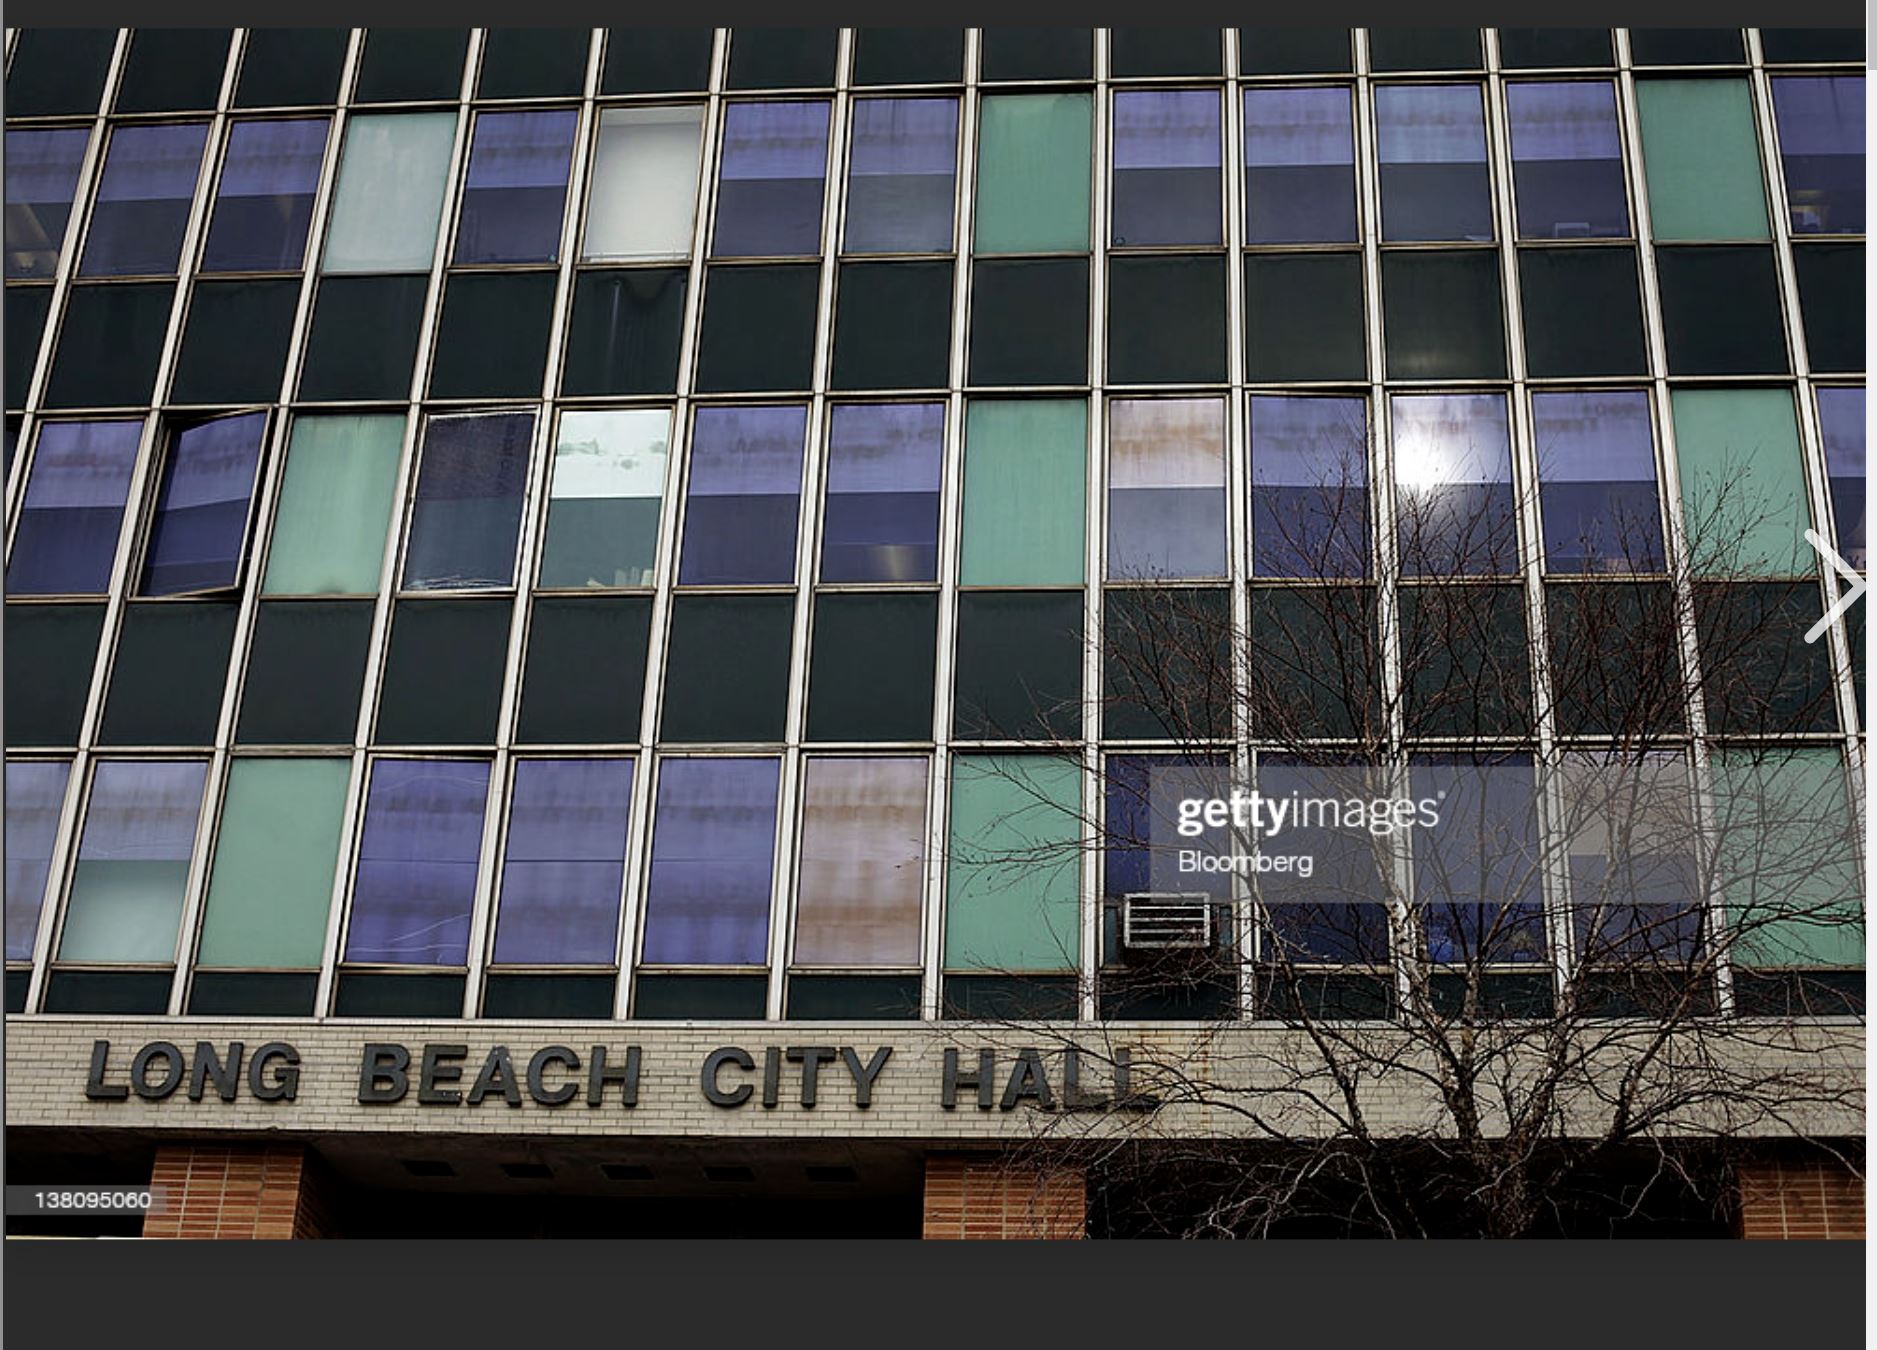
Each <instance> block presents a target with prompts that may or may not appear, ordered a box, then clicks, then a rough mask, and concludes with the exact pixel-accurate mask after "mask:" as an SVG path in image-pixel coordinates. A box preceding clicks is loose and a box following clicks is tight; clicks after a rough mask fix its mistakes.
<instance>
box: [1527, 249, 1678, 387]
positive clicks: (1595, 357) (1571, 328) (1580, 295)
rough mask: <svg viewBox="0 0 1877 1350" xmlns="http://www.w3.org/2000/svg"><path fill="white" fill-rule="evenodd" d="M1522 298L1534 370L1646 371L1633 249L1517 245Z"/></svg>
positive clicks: (1572, 372)
mask: <svg viewBox="0 0 1877 1350" xmlns="http://www.w3.org/2000/svg"><path fill="white" fill-rule="evenodd" d="M1519 301H1520V308H1521V309H1522V310H1523V311H1524V327H1525V361H1526V369H1527V371H1528V372H1529V373H1530V374H1531V375H1533V376H1537V377H1541V378H1550V377H1555V376H1572V375H1643V374H1647V373H1648V369H1649V365H1648V360H1647V358H1646V356H1645V355H1644V352H1643V343H1642V300H1641V297H1640V294H1639V292H1638V290H1637V285H1636V252H1635V250H1634V249H1632V248H1629V247H1626V246H1619V247H1615V248H1611V247H1603V246H1597V245H1586V246H1584V247H1582V248H1528V249H1520V250H1519Z"/></svg>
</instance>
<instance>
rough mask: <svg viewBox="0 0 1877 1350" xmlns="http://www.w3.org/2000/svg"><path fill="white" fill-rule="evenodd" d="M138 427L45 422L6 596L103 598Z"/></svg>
mask: <svg viewBox="0 0 1877 1350" xmlns="http://www.w3.org/2000/svg"><path fill="white" fill-rule="evenodd" d="M142 435H143V427H142V425H141V424H140V423H137V422H48V423H46V424H45V425H44V426H43V427H41V428H40V429H39V446H38V449H37V450H35V451H34V453H33V462H32V465H31V467H30V470H29V473H28V476H27V479H26V501H25V502H24V504H23V505H22V506H21V508H20V519H19V527H18V529H17V531H16V532H15V534H14V537H13V556H12V558H11V560H10V561H9V562H8V564H7V582H6V589H7V594H8V595H102V594H103V593H104V592H105V591H107V590H109V589H110V585H111V563H112V561H113V560H114V559H115V558H116V557H117V535H118V529H119V527H120V525H121V524H122V522H123V518H124V502H125V499H126V498H127V497H128V496H129V493H130V475H131V471H132V469H134V468H135V467H136V463H137V443H138V441H139V440H141V439H142Z"/></svg>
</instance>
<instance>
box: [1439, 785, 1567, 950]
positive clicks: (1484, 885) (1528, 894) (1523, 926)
mask: <svg viewBox="0 0 1877 1350" xmlns="http://www.w3.org/2000/svg"><path fill="white" fill-rule="evenodd" d="M1409 781H1410V795H1411V796H1413V797H1414V798H1415V799H1416V800H1417V801H1418V800H1421V799H1432V800H1433V801H1435V802H1436V804H1437V808H1438V814H1439V817H1440V820H1439V823H1438V824H1436V825H1434V826H1431V827H1429V826H1425V825H1423V826H1420V827H1418V828H1416V829H1415V830H1414V832H1413V834H1412V836H1411V838H1410V841H1409V844H1410V848H1411V849H1412V851H1413V854H1414V904H1415V908H1416V910H1417V911H1418V912H1419V913H1420V915H1421V917H1422V921H1423V922H1424V923H1425V924H1426V926H1427V946H1428V955H1429V957H1430V958H1431V959H1433V960H1435V961H1440V962H1456V963H1460V962H1481V961H1490V962H1501V961H1506V962H1523V961H1541V960H1543V959H1544V955H1545V930H1544V904H1543V901H1542V899H1541V897H1540V893H1539V862H1540V859H1539V848H1538V798H1537V792H1536V786H1535V782H1534V779H1533V775H1532V762H1531V758H1530V756H1528V755H1501V756H1495V757H1491V758H1487V757H1484V756H1467V755H1419V756H1415V757H1414V758H1413V759H1412V760H1411V761H1410V769H1409Z"/></svg>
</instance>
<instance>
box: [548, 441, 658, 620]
mask: <svg viewBox="0 0 1877 1350" xmlns="http://www.w3.org/2000/svg"><path fill="white" fill-rule="evenodd" d="M670 445H671V412H670V410H669V409H667V408H620V409H615V410H611V411H607V412H567V413H562V414H561V420H560V438H559V440H558V441H556V443H555V446H554V478H553V484H552V489H551V491H550V494H549V498H548V510H547V543H546V546H545V547H544V548H543V550H542V553H541V576H540V578H539V580H538V581H537V582H536V583H535V584H536V585H538V586H649V585H651V584H652V571H653V568H654V567H655V565H656V563H657V560H658V516H659V507H660V505H661V504H662V502H663V499H664V495H665V463H666V459H667V457H668V455H669V451H670Z"/></svg>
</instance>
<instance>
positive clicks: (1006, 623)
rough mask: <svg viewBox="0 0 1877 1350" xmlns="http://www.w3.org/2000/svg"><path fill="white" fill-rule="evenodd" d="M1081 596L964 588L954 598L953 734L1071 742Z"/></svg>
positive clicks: (1077, 704)
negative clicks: (955, 671)
mask: <svg viewBox="0 0 1877 1350" xmlns="http://www.w3.org/2000/svg"><path fill="white" fill-rule="evenodd" d="M1082 618H1083V602H1082V592H1081V591H1079V590H1075V591H1045V590H1021V591H983V590H976V591H966V592H964V593H963V594H961V595H960V596H959V597H958V638H957V644H956V646H957V661H956V667H957V676H956V679H955V680H954V682H953V689H952V728H953V730H952V734H953V735H954V736H955V737H956V738H958V739H960V740H983V741H1019V740H1049V739H1058V740H1073V739H1074V738H1075V737H1076V736H1077V735H1079V734H1080V732H1081V726H1082V667H1083V663H1084V662H1085V661H1086V659H1087V656H1088V652H1087V650H1086V649H1085V648H1084V647H1083V645H1082Z"/></svg>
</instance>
